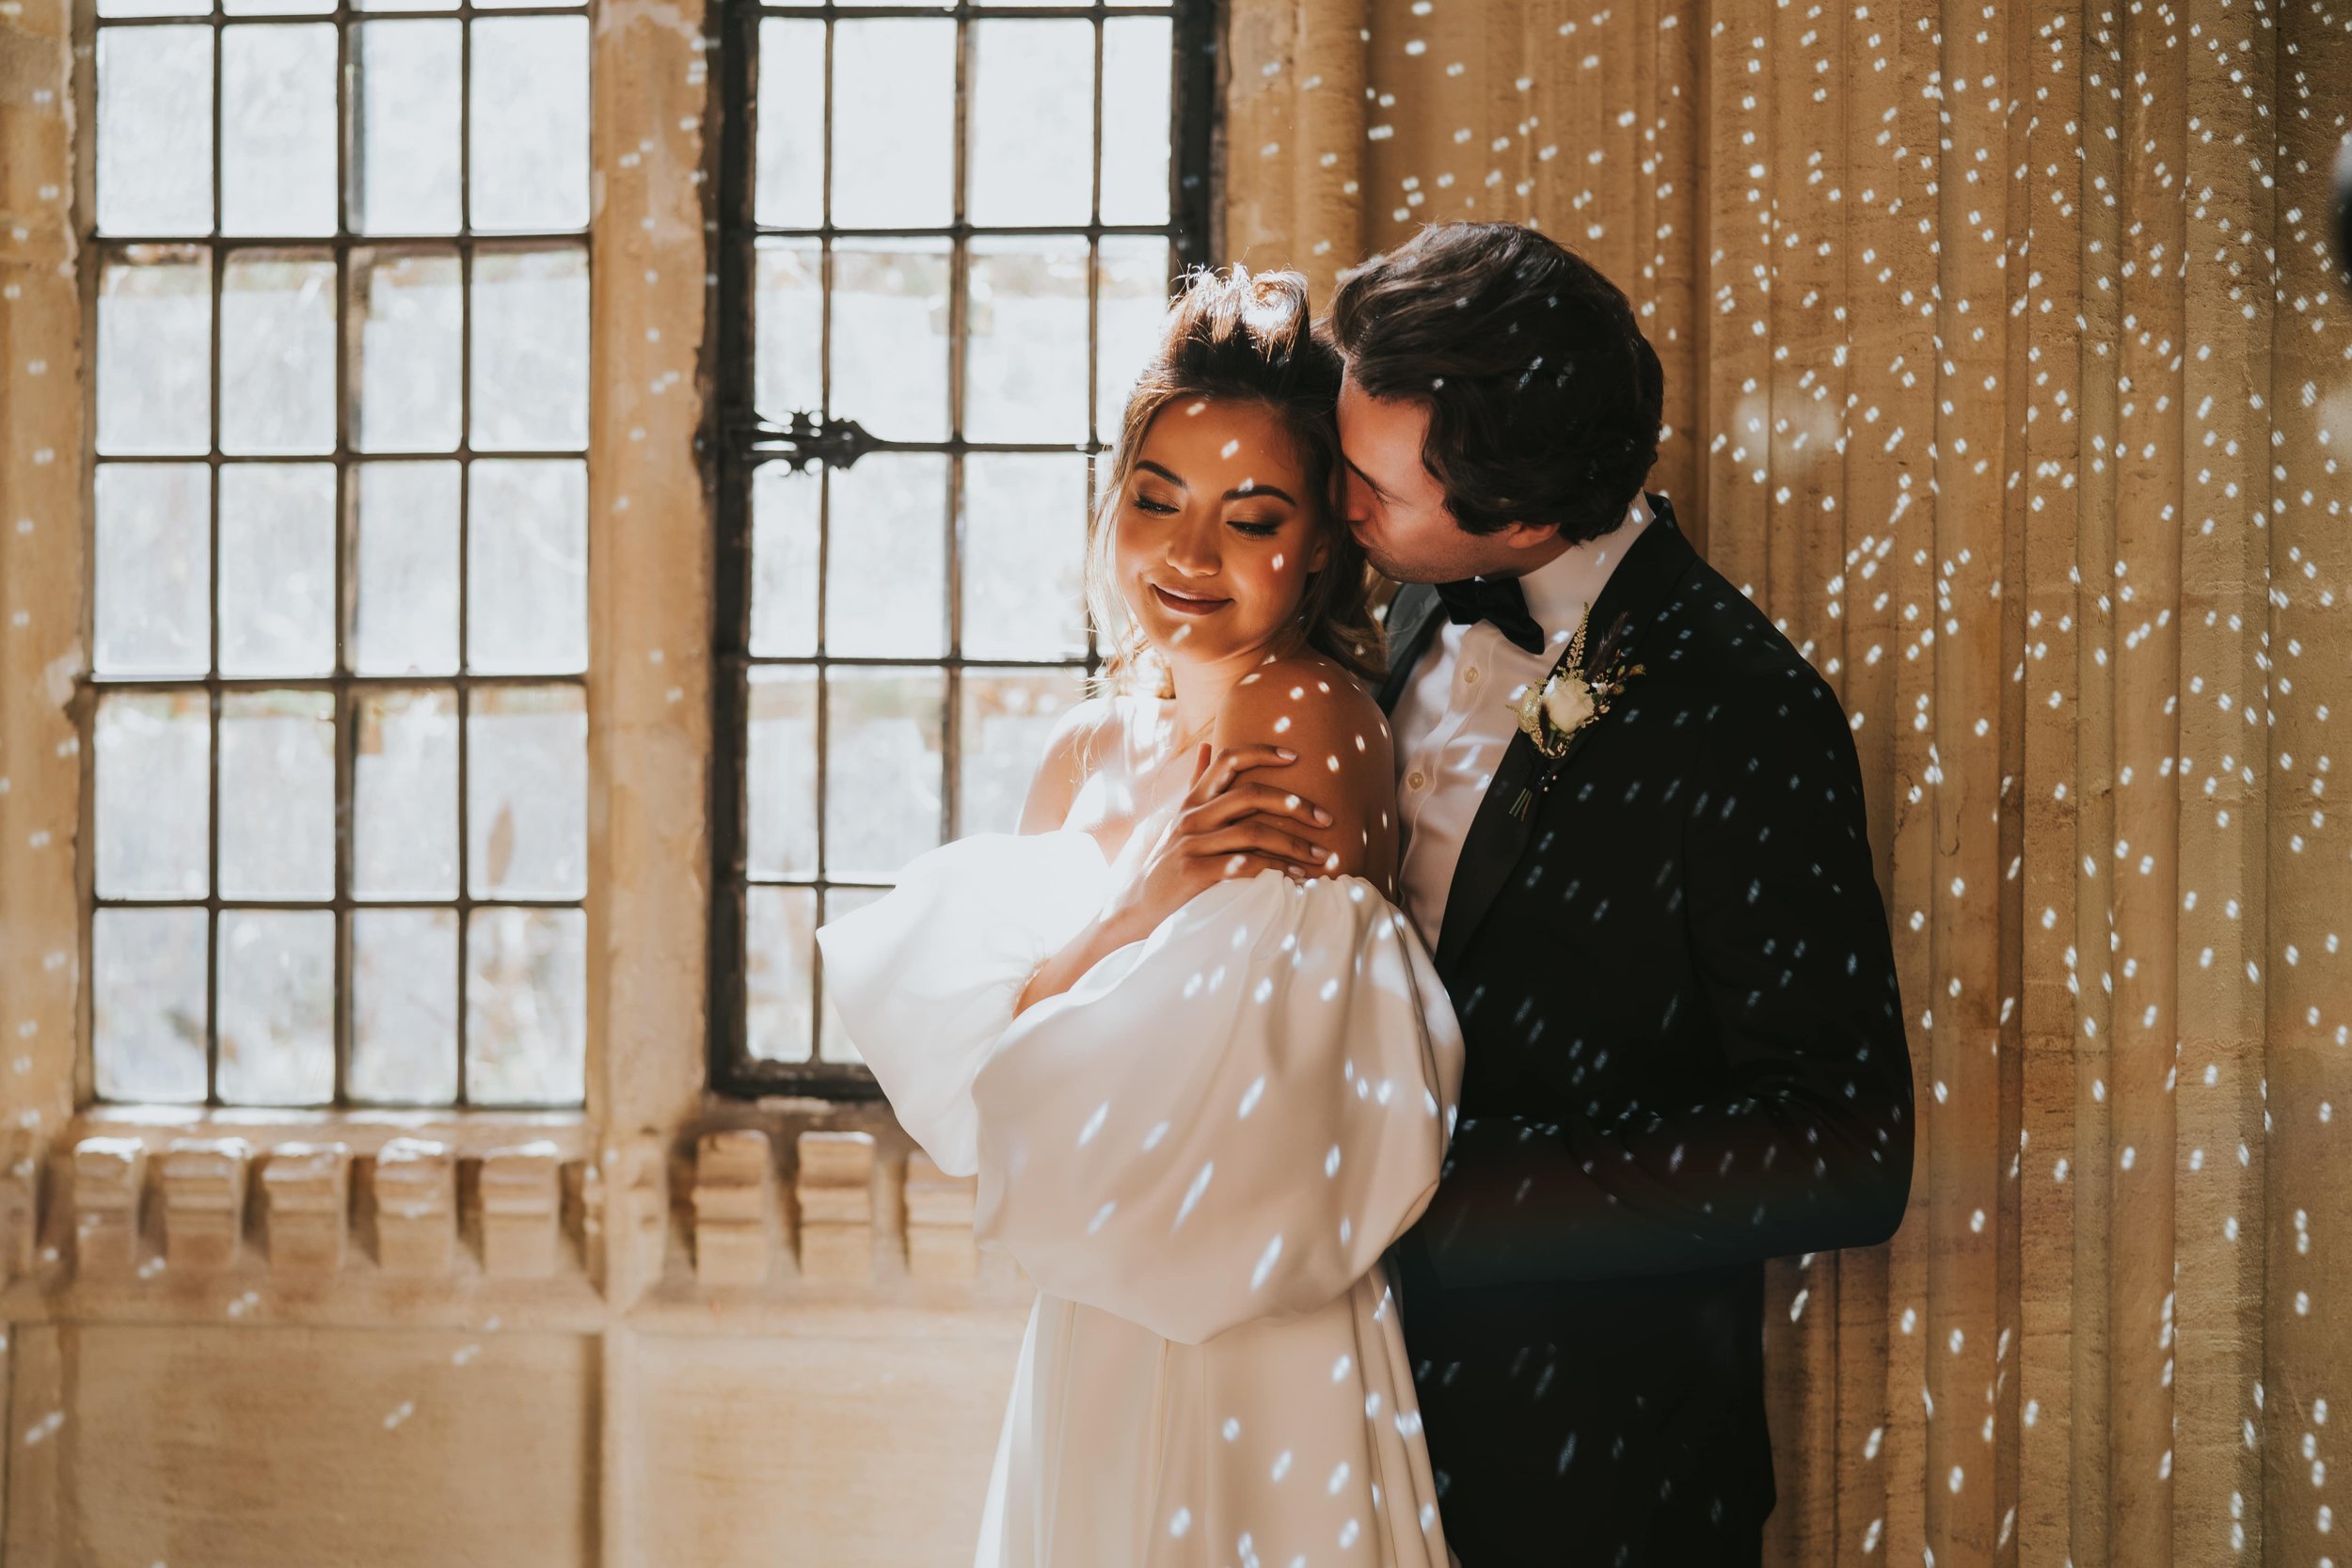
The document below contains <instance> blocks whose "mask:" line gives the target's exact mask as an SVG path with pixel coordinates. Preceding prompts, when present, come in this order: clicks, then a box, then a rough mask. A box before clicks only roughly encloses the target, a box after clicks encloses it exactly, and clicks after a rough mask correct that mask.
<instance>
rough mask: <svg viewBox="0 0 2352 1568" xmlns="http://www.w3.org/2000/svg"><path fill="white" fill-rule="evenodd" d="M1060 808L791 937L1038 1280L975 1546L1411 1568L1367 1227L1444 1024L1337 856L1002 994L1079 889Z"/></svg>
mask: <svg viewBox="0 0 2352 1568" xmlns="http://www.w3.org/2000/svg"><path fill="white" fill-rule="evenodd" d="M1109 880H1110V873H1109V868H1108V867H1107V866H1106V865H1105V863H1104V859H1103V855H1102V851H1101V849H1100V848H1099V847H1098V846H1097V845H1096V843H1095V841H1094V839H1093V838H1092V837H1091V836H1089V834H1087V833H1084V832H1076V831H1073V830H1068V829H1065V830H1062V831H1059V832H1047V833H1034V834H1025V835H1019V836H1015V835H1010V834H1002V833H993V834H982V835H979V836H976V837H972V838H966V839H962V840H961V841H959V842H957V843H954V844H950V845H946V846H945V847H941V848H938V849H934V850H932V851H930V853H928V854H925V855H923V856H921V857H920V858H918V859H917V860H915V861H914V863H913V864H911V865H909V866H908V867H907V869H906V872H905V874H904V875H903V877H902V878H901V879H900V881H899V883H898V887H897V888H896V889H895V890H893V891H892V892H891V893H889V894H888V895H884V896H883V897H882V898H881V899H880V900H878V901H877V902H875V903H873V904H870V905H868V906H866V908H864V909H862V910H859V911H855V912H853V913H851V914H850V915H848V916H845V917H844V918H843V919H841V920H839V921H836V922H834V924H833V925H831V926H828V927H825V928H824V929H822V930H820V931H819V932H818V944H819V946H820V947H821V948H822V950H823V953H824V960H825V988H826V994H827V995H828V996H829V997H830V998H831V999H832V1000H833V1002H834V1006H836V1007H838V1009H839V1011H840V1015H841V1020H842V1022H843V1024H844V1026H845V1027H846V1029H847V1031H848V1033H849V1036H850V1039H851V1040H853V1041H854V1042H855V1043H856V1045H857V1048H858V1050H859V1051H860V1052H861V1053H863V1054H864V1056H865V1058H866V1062H867V1063H868V1064H869V1065H870V1066H871V1067H872V1068H873V1070H874V1075H875V1077H876V1078H878V1079H879V1080H880V1081H881V1084H882V1088H883V1090H884V1092H885V1093H887V1094H888V1095H889V1097H890V1102H891V1105H892V1107H893V1108H894V1109H895V1110H896V1112H897V1113H898V1119H899V1121H900V1123H901V1124H902V1125H903V1126H904V1127H905V1128H906V1130H907V1131H908V1132H910V1133H911V1134H912V1135H913V1136H914V1138H915V1139H916V1141H917V1142H919V1143H920V1144H921V1145H922V1146H923V1148H925V1150H926V1151H928V1152H929V1153H930V1156H931V1157H932V1158H933V1159H934V1160H936V1161H937V1162H938V1163H939V1164H940V1165H941V1167H942V1168H943V1169H945V1170H947V1171H949V1172H951V1173H957V1174H969V1173H972V1172H974V1171H977V1173H978V1175H979V1196H978V1209H977V1218H976V1222H975V1226H976V1228H977V1231H978V1233H979V1237H980V1240H981V1244H982V1245H984V1246H989V1247H993V1248H1002V1249H1004V1250H1006V1251H1009V1253H1011V1255H1012V1256H1013V1257H1014V1258H1015V1259H1018V1260H1019V1261H1020V1263H1021V1266H1022V1268H1023V1269H1024V1270H1025V1271H1026V1272H1027V1274H1028V1275H1029V1277H1030V1278H1031V1279H1033V1280H1034V1281H1035V1282H1036V1283H1037V1285H1038V1288H1039V1290H1040V1292H1041V1293H1040V1295H1039V1298H1038V1301H1037V1305H1036V1307H1035V1308H1034V1310H1033V1311H1032V1312H1031V1314H1030V1318H1029V1326H1028V1333H1027V1335H1026V1337H1025V1339H1024V1341H1023V1344H1022V1347H1021V1359H1020V1365H1019V1368H1018V1370H1017V1372H1016V1374H1015V1377H1014V1382H1013V1390H1012V1399H1011V1402H1010V1405H1009V1408H1008V1409H1007V1411H1006V1413H1005V1424H1004V1430H1003V1433H1002V1434H1001V1436H1000V1437H999V1439H998V1442H997V1449H996V1463H995V1470H994V1474H993V1478H992V1479H991V1481H990V1485H989V1494H988V1501H987V1506H986V1511H985V1513H984V1516H983V1521H982V1526H981V1537H980V1543H979V1548H978V1552H977V1559H976V1561H977V1564H978V1568H1297V1565H1304V1568H1326V1565H1348V1568H1391V1565H1396V1568H1443V1565H1444V1564H1445V1562H1446V1550H1445V1545H1444V1542H1443V1535H1442V1531H1441V1529H1440V1528H1439V1525H1438V1510H1437V1502H1436V1493H1435V1489H1434V1487H1433V1486H1432V1483H1431V1479H1430V1468H1429V1457H1428V1452H1427V1449H1425V1447H1424V1445H1423V1443H1422V1434H1421V1422H1420V1416H1419V1410H1418V1407H1417V1406H1416V1404H1415V1402H1414V1397H1413V1381H1412V1377H1411V1372H1410V1368H1409V1367H1408V1365H1407V1363H1406V1355H1405V1341H1404V1336H1403V1334H1402V1332H1401V1331H1400V1328H1399V1325H1398V1322H1397V1309H1396V1304H1395V1302H1394V1299H1393V1298H1392V1296H1391V1293H1390V1290H1389V1283H1388V1279H1387V1276H1386V1275H1385V1273H1384V1272H1383V1271H1382V1269H1381V1267H1380V1256H1381V1253H1382V1252H1383V1251H1384V1250H1385V1249H1386V1248H1387V1247H1388V1245H1389V1243H1391V1241H1393V1240H1394V1239H1395V1238H1396V1236H1397V1235H1398V1234H1399V1233H1400V1232H1402V1231H1403V1230H1404V1229H1405V1227H1406V1226H1408V1225H1410V1224H1411V1223H1412V1222H1413V1220H1414V1219H1415V1218H1416V1217H1417V1216H1418V1215H1419V1214H1420V1213H1421V1212H1422V1208H1423V1206H1424V1205H1426V1203H1427V1202H1428V1200H1429V1196H1430V1193H1431V1191H1432V1190H1433V1188H1434V1187H1435V1186H1436V1184H1437V1180H1438V1164H1439V1161H1440V1159H1441V1157H1442V1156H1443V1154H1444V1151H1445V1145H1446V1138H1447V1134H1448V1133H1449V1132H1450V1131H1451V1129H1452V1126H1453V1120H1454V1096H1455V1093H1456V1091H1457V1089H1458V1088H1459V1086H1460V1083H1461V1073H1462V1042H1461V1035H1460V1033H1459V1031H1458V1030H1457V1028H1456V1026H1455V1023H1454V1014H1453V1010H1452V1008H1451V1006H1449V1004H1448V1003H1447V1001H1446V997H1445V992H1444V990H1443V989H1442V988H1441V987H1440V986H1439V984H1438V978H1437V975H1436V974H1435V972H1434V971H1433V970H1432V968H1431V966H1430V961H1429V956H1428V953H1427V951H1426V949H1425V948H1424V947H1423V946H1422V942H1421V940H1420V938H1419V937H1418V936H1417V935H1416V934H1415V933H1414V932H1413V930H1412V929H1411V927H1410V926H1409V925H1408V924H1407V923H1406V920H1405V919H1404V918H1403V917H1402V916H1401V915H1400V914H1399V913H1398V912H1397V911H1396V909H1395V907H1394V906H1393V905H1391V903H1390V902H1389V901H1388V900H1387V899H1386V898H1384V897H1383V896H1382V895H1380V893H1379V891H1378V890H1377V889H1376V888H1375V887H1374V886H1373V884H1371V883H1370V882H1368V881H1365V880H1364V879H1361V878H1359V877H1336V878H1319V879H1314V880H1312V881H1307V882H1303V883H1301V882H1294V881H1292V880H1290V879H1288V878H1286V877H1284V876H1283V875H1282V874H1281V873H1280V872H1279V871H1263V872H1260V873H1259V874H1258V875H1257V876H1256V877H1254V878H1250V879H1234V880H1231V881H1227V882H1223V883H1220V884H1218V885H1216V886H1215V887H1213V888H1210V889H1209V890H1207V891H1206V892H1203V893H1201V894H1200V895H1198V896H1197V897H1195V898H1194V899H1193V900H1192V901H1191V902H1189V903H1188V904H1186V905H1185V906H1184V908H1183V909H1181V910H1179V911H1177V912H1176V913H1174V914H1173V915H1170V916H1169V917H1168V919H1167V920H1166V921H1164V922H1162V923H1161V925H1160V927H1159V928H1158V929H1157V930H1155V931H1154V932H1153V933H1152V936H1151V937H1150V938H1149V939H1148V940H1146V941H1144V942H1135V943H1132V944H1130V945H1128V946H1126V947H1122V948H1120V950H1118V951H1117V952H1115V953H1113V954H1111V955H1110V956H1109V957H1107V958H1104V959H1103V960H1102V961H1101V962H1099V963H1097V964H1096V965H1095V966H1094V967H1093V968H1092V969H1090V970H1089V971H1088V972H1087V974H1085V975H1084V976H1082V977H1081V978H1080V979H1079V981H1078V983H1077V984H1076V986H1075V987H1074V988H1073V989H1072V990H1070V991H1069V992H1067V993H1066V994H1064V995H1061V996H1057V997H1053V998H1051V999H1048V1000H1046V1001H1044V1002H1041V1003H1038V1004H1036V1005H1035V1006H1031V1007H1030V1008H1029V1009H1028V1010H1027V1011H1026V1012H1025V1013H1024V1014H1022V1015H1021V1016H1020V1018H1019V1019H1018V1020H1016V1019H1015V1018H1014V1017H1013V1013H1012V1008H1013V1003H1014V1000H1015V998H1016V996H1017V995H1018V993H1019V992H1020V990H1021V989H1022V988H1023V987H1024V986H1025V984H1026V983H1027V981H1028V977H1029V975H1030V973H1031V972H1032V971H1033V970H1034V969H1035V967H1036V966H1037V964H1038V963H1039V962H1040V961H1041V960H1042V959H1043V958H1045V957H1047V956H1048V955H1049V954H1051V953H1053V952H1055V951H1057V949H1059V948H1060V947H1061V946H1062V945H1063V943H1064V942H1067V941H1068V940H1069V939H1070V938H1071V937H1072V936H1073V934H1075V932H1076V931H1077V930H1078V929H1079V928H1080V927H1083V926H1084V925H1085V923H1086V922H1087V921H1088V920H1089V919H1090V918H1092V916H1093V915H1094V913H1095V911H1097V910H1098V909H1100V907H1101V906H1102V904H1103V901H1104V896H1105V895H1106V894H1107V893H1108V891H1109Z"/></svg>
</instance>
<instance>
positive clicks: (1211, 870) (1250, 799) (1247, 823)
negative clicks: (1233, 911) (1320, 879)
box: [1104, 741, 1332, 942]
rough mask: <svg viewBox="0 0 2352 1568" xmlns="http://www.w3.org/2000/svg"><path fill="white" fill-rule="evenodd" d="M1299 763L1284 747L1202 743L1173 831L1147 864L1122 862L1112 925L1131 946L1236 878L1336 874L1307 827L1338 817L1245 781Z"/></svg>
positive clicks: (1109, 914) (1156, 842)
mask: <svg viewBox="0 0 2352 1568" xmlns="http://www.w3.org/2000/svg"><path fill="white" fill-rule="evenodd" d="M1297 760H1298V757H1297V753H1295V752H1289V751H1286V750H1284V749H1283V748H1281V747H1279V746H1235V747H1232V748H1229V749H1228V750H1226V751H1223V752H1212V750H1211V748H1210V746H1209V744H1208V743H1207V742H1206V741H1203V742H1201V745H1200V752H1199V754H1198V755H1197V756H1196V757H1195V758H1194V759H1193V776H1192V787H1191V788H1190V789H1189V790H1187V791H1186V792H1185V794H1184V800H1181V801H1179V802H1178V803H1177V807H1176V812H1175V815H1174V816H1172V817H1171V818H1170V819H1169V821H1168V826H1167V827H1166V828H1165V829H1164V830H1162V832H1160V833H1159V834H1158V836H1157V837H1156V838H1155V839H1153V840H1152V842H1151V847H1150V849H1149V850H1148V851H1147V852H1146V853H1144V854H1143V855H1142V856H1141V857H1140V859H1130V857H1128V856H1126V855H1121V856H1120V861H1121V863H1122V866H1121V869H1122V871H1123V872H1124V873H1125V875H1124V876H1123V878H1122V879H1121V880H1120V886H1119V887H1118V888H1117V889H1116V890H1115V891H1114V892H1113V894H1112V895H1111V902H1110V904H1109V906H1108V908H1107V910H1106V911H1105V916H1104V924H1105V925H1106V926H1109V927H1113V928H1115V929H1116V930H1117V931H1118V932H1119V933H1120V935H1121V936H1123V937H1124V938H1125V940H1127V941H1130V942H1135V941H1140V940H1141V939H1142V938H1144V937H1146V936H1149V935H1150V934H1151V933H1152V929H1153V928H1154V927H1157V926H1158V925H1159V923H1160V922H1161V921H1163V920H1165V919H1167V918H1168V916H1169V915H1171V914H1173V913H1175V912H1176V911H1178V910H1180V909H1182V908H1184V905H1186V904H1187V903H1190V902H1191V901H1192V898H1193V896H1194V895H1196V894H1199V893H1200V892H1201V891H1202V890H1204V889H1206V888H1210V887H1214V886H1215V885H1216V884H1217V883H1218V882H1221V881H1225V880H1227V879H1231V878H1234V877H1254V876H1256V875H1257V874H1258V873H1259V872H1261V871H1264V870H1267V869H1269V868H1270V869H1273V870H1276V871H1279V872H1281V873H1282V874H1283V875H1284V876H1287V877H1293V878H1300V877H1311V876H1316V875H1318V874H1320V873H1322V872H1325V871H1327V870H1328V869H1329V867H1330V865H1331V864H1332V851H1331V850H1330V848H1329V847H1327V846H1325V845H1322V844H1319V843H1317V842H1316V841H1315V840H1313V839H1312V838H1310V837H1308V836H1306V832H1305V831H1304V830H1305V829H1307V828H1325V827H1328V826H1330V824H1331V814H1330V813H1329V812H1327V811H1326V810H1324V809H1323V807H1322V806H1320V805H1318V804H1316V803H1315V802H1314V801H1312V800H1308V799H1307V798H1306V797H1304V796H1302V795H1298V794H1296V793H1295V792H1293V791H1290V790H1286V789H1278V788H1276V787H1275V786H1274V785H1272V784H1260V783H1257V782H1255V781H1253V780H1250V779H1248V778H1246V777H1244V775H1245V774H1246V773H1248V770H1249V769H1251V768H1283V767H1288V766H1289V765H1290V764H1292V763H1294V762H1295V761H1297ZM1295 828H1296V829H1297V830H1298V831H1294V829H1295ZM1137 837H1138V838H1140V837H1142V834H1141V833H1140V832H1138V834H1137Z"/></svg>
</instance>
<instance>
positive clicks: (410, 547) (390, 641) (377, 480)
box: [351, 463, 457, 675]
mask: <svg viewBox="0 0 2352 1568" xmlns="http://www.w3.org/2000/svg"><path fill="white" fill-rule="evenodd" d="M353 489H354V490H355V491H356V492H357V495H358V502H357V505H358V523H357V526H356V527H355V528H354V530H353V532H354V534H355V535H356V538H355V539H354V541H353V542H354V544H355V546H356V547H357V548H356V553H357V555H358V588H357V591H356V592H355V594H354V595H353V605H352V625H351V629H352V639H351V645H352V654H351V667H352V668H353V669H354V670H356V671H358V673H361V674H363V675H404V674H441V673H448V672H451V671H453V670H455V669H456V668H457V465H456V464H454V463H363V464H361V465H360V466H359V471H358V483H356V484H355V485H354V486H353Z"/></svg>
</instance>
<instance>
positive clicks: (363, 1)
mask: <svg viewBox="0 0 2352 1568" xmlns="http://www.w3.org/2000/svg"><path fill="white" fill-rule="evenodd" d="M353 8H354V9H355V10H362V11H453V10H455V9H456V8H457V0H354V5H353Z"/></svg>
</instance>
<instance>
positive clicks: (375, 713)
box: [351, 689, 457, 898]
mask: <svg viewBox="0 0 2352 1568" xmlns="http://www.w3.org/2000/svg"><path fill="white" fill-rule="evenodd" d="M353 722H354V723H355V724H356V725H357V726H358V728H357V729H356V730H355V731H354V734H353V741H354V744H353V748H352V777H351V807H352V809H351V892H352V895H353V896H354V897H357V898H450V897H454V896H455V895H456V893H457V694H456V693H455V692H454V691H451V690H446V689H435V690H422V691H367V692H362V693H361V694H360V695H359V696H358V699H357V700H356V701H355V703H354V704H353Z"/></svg>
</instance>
